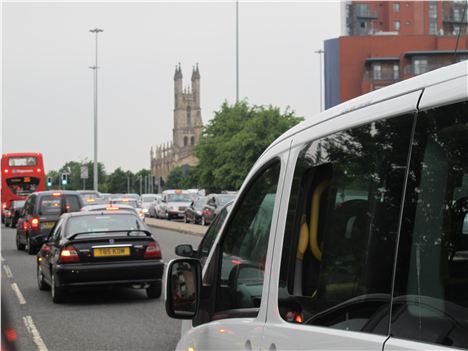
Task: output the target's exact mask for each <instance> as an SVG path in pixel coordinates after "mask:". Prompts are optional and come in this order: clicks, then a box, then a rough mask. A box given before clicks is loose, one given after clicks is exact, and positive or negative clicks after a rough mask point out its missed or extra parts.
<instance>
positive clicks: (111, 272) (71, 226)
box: [37, 211, 164, 303]
mask: <svg viewBox="0 0 468 351" xmlns="http://www.w3.org/2000/svg"><path fill="white" fill-rule="evenodd" d="M163 269H164V262H163V260H162V257H161V249H160V247H159V244H158V242H157V241H156V240H155V239H154V238H153V237H152V236H151V233H150V232H149V231H148V230H147V227H146V226H145V224H144V223H143V222H142V221H141V220H140V219H139V218H138V216H136V215H134V214H131V213H129V212H123V211H115V212H112V211H102V212H98V213H96V212H76V213H67V214H64V215H62V216H61V217H60V220H59V221H58V222H57V224H56V226H55V227H54V229H53V231H52V232H51V234H50V236H49V237H48V240H47V242H46V243H45V244H44V245H43V246H42V248H41V250H40V251H39V252H38V254H37V283H38V287H39V289H40V290H46V289H48V288H49V287H50V288H51V290H52V300H53V301H54V302H55V303H58V302H62V301H63V300H64V299H65V297H66V294H67V291H68V290H69V289H72V288H75V287H83V286H84V287H93V286H103V285H108V286H113V285H115V286H132V287H139V288H145V289H146V294H147V296H148V298H159V297H160V296H161V279H162V275H163Z"/></svg>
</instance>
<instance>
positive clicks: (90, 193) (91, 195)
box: [77, 190, 103, 204]
mask: <svg viewBox="0 0 468 351" xmlns="http://www.w3.org/2000/svg"><path fill="white" fill-rule="evenodd" d="M77 192H78V193H79V194H80V196H81V197H82V198H83V201H84V203H85V204H93V203H100V202H101V201H102V199H103V198H102V196H101V194H100V193H99V192H97V191H94V190H77Z"/></svg>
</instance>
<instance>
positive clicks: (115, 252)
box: [93, 247, 130, 257]
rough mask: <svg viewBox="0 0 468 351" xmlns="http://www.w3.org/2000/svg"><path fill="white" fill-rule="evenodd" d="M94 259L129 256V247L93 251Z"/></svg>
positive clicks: (104, 248)
mask: <svg viewBox="0 0 468 351" xmlns="http://www.w3.org/2000/svg"><path fill="white" fill-rule="evenodd" d="M93 252H94V257H110V256H130V248H129V247H103V248H100V249H94V251H93Z"/></svg>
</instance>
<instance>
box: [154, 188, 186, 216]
mask: <svg viewBox="0 0 468 351" xmlns="http://www.w3.org/2000/svg"><path fill="white" fill-rule="evenodd" d="M191 203H192V200H191V198H190V194H189V193H188V192H186V191H184V190H165V191H163V193H162V199H161V204H160V206H159V209H158V217H160V218H167V219H169V220H171V219H173V218H183V217H184V214H185V209H186V208H187V207H188V206H190V204H191Z"/></svg>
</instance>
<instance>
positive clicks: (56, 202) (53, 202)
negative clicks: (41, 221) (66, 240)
mask: <svg viewBox="0 0 468 351" xmlns="http://www.w3.org/2000/svg"><path fill="white" fill-rule="evenodd" d="M62 198H63V201H65V203H64V206H65V207H64V210H65V211H66V212H77V211H79V210H80V209H81V205H80V201H79V199H78V196H76V195H61V196H52V195H46V196H43V197H41V198H40V200H39V213H40V214H41V215H51V214H57V215H59V214H60V213H61V201H62Z"/></svg>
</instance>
